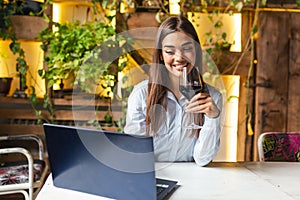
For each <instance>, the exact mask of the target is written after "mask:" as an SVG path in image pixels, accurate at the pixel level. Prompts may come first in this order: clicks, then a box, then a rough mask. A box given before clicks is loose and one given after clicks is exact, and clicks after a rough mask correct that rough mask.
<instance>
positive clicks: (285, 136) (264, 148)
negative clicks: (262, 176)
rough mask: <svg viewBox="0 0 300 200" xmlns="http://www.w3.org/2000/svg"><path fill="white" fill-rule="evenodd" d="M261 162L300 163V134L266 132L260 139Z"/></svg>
mask: <svg viewBox="0 0 300 200" xmlns="http://www.w3.org/2000/svg"><path fill="white" fill-rule="evenodd" d="M258 153H259V159H260V161H287V162H299V161H300V133H296V132H287V133H284V132H265V133H263V134H261V135H260V136H259V138H258Z"/></svg>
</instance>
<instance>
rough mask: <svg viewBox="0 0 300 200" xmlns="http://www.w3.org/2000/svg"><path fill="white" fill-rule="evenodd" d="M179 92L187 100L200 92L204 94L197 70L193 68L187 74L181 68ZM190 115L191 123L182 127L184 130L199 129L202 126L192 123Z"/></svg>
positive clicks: (186, 71) (185, 69)
mask: <svg viewBox="0 0 300 200" xmlns="http://www.w3.org/2000/svg"><path fill="white" fill-rule="evenodd" d="M179 91H180V92H181V94H182V95H184V96H185V97H186V98H187V99H188V100H191V99H192V98H193V96H195V95H196V94H198V93H200V92H206V89H205V85H204V83H203V81H202V78H201V75H200V72H199V70H198V69H197V68H196V67H194V68H193V69H191V71H190V72H188V69H187V68H186V67H184V68H183V70H182V73H181V75H180V77H179ZM188 114H189V115H191V117H190V118H191V119H192V121H191V122H190V124H188V125H184V128H186V129H200V128H202V125H197V124H195V123H194V117H195V116H194V114H193V113H188Z"/></svg>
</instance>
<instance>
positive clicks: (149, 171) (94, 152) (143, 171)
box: [44, 124, 156, 200]
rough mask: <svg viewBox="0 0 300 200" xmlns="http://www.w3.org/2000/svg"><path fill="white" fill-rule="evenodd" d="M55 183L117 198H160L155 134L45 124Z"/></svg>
mask: <svg viewBox="0 0 300 200" xmlns="http://www.w3.org/2000/svg"><path fill="white" fill-rule="evenodd" d="M44 131H45V136H46V143H47V149H48V154H49V161H50V168H51V172H52V177H53V183H54V185H55V186H57V187H62V188H67V189H72V190H76V191H81V192H87V193H90V194H95V195H100V196H105V197H109V198H113V199H126V200H127V199H151V200H152V199H156V187H155V183H156V181H155V169H154V154H153V139H152V137H140V136H133V135H128V134H122V133H113V132H108V131H98V130H90V129H83V128H75V127H68V126H61V125H52V124H44Z"/></svg>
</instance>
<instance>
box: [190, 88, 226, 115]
mask: <svg viewBox="0 0 300 200" xmlns="http://www.w3.org/2000/svg"><path fill="white" fill-rule="evenodd" d="M186 112H190V113H204V114H205V115H206V116H208V117H209V118H216V117H218V116H219V113H220V111H219V109H218V107H217V106H216V104H215V102H214V101H213V99H212V98H211V96H210V95H209V94H207V93H198V94H196V95H195V96H194V97H193V98H192V99H191V100H190V101H189V104H188V106H187V107H186Z"/></svg>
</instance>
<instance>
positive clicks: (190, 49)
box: [182, 47, 193, 51]
mask: <svg viewBox="0 0 300 200" xmlns="http://www.w3.org/2000/svg"><path fill="white" fill-rule="evenodd" d="M182 50H183V51H192V50H193V48H192V47H185V48H183V49H182Z"/></svg>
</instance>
